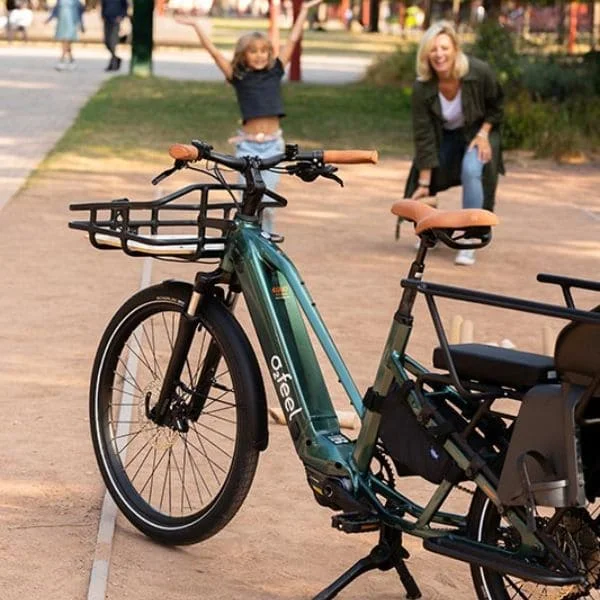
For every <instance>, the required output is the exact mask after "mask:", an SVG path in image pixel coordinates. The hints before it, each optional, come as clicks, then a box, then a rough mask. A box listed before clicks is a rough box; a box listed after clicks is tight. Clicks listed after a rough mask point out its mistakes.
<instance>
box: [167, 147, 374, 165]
mask: <svg viewBox="0 0 600 600" xmlns="http://www.w3.org/2000/svg"><path fill="white" fill-rule="evenodd" d="M169 155H170V156H171V158H174V159H175V160H183V161H195V160H202V159H204V158H206V159H208V160H214V161H215V162H218V163H220V164H222V165H225V166H226V167H230V168H232V169H235V170H236V171H239V170H242V169H243V168H244V167H245V166H246V164H247V163H246V160H245V159H244V158H237V157H235V156H230V155H228V154H221V153H219V152H213V150H212V147H211V146H208V145H207V144H204V143H203V142H197V143H195V144H173V145H172V146H171V147H170V148H169ZM378 159H379V155H378V153H377V151H376V150H313V151H309V152H298V153H296V154H295V155H294V156H293V157H290V156H288V155H287V154H285V153H283V154H277V155H275V156H272V157H269V158H267V159H260V165H261V168H262V169H269V168H271V167H274V166H275V165H277V164H279V163H280V162H283V161H285V160H296V161H302V160H308V161H314V160H317V161H319V162H323V163H329V164H348V165H350V164H376V163H377V161H378Z"/></svg>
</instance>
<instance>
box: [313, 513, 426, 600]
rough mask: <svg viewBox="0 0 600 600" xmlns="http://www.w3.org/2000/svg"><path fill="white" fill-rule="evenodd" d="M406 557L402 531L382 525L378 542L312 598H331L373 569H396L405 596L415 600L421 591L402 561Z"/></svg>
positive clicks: (314, 599) (319, 599) (318, 599)
mask: <svg viewBox="0 0 600 600" xmlns="http://www.w3.org/2000/svg"><path fill="white" fill-rule="evenodd" d="M408 557H409V554H408V551H407V550H406V548H404V546H402V532H401V531H399V530H398V529H392V528H391V527H388V526H386V525H382V526H381V530H380V533H379V543H378V544H377V545H376V546H375V547H374V548H373V549H372V550H371V552H369V554H368V555H367V556H365V557H364V558H361V559H360V560H359V561H357V562H356V563H354V564H353V565H352V566H351V567H350V568H349V569H348V570H347V571H345V572H344V573H342V575H340V577H338V578H337V579H336V580H335V581H334V582H333V583H332V584H331V585H329V586H328V587H326V588H325V589H324V590H323V591H321V592H320V593H319V594H317V595H316V596H315V597H314V598H313V600H331V598H335V596H337V595H338V594H339V592H341V591H342V590H343V589H344V588H345V587H346V586H347V585H349V584H350V583H351V582H352V581H354V580H355V579H356V578H357V577H360V576H361V575H363V574H364V573H366V572H368V571H371V570H373V569H379V570H381V571H389V570H390V569H396V572H397V573H398V575H399V577H400V581H401V582H402V584H403V585H404V588H405V589H406V597H407V598H408V599H409V600H416V599H417V598H420V597H421V591H420V590H419V587H418V586H417V584H416V582H415V580H414V579H413V577H412V575H411V574H410V572H409V570H408V567H407V566H406V563H405V562H404V560H405V559H406V558H408Z"/></svg>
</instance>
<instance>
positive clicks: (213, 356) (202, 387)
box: [189, 284, 239, 421]
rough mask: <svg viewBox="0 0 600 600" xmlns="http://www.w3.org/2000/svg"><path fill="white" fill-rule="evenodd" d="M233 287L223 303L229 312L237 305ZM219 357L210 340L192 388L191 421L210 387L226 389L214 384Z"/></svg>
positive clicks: (214, 343) (213, 342)
mask: <svg viewBox="0 0 600 600" xmlns="http://www.w3.org/2000/svg"><path fill="white" fill-rule="evenodd" d="M235 287H236V286H232V285H231V284H230V287H229V291H228V293H227V296H226V298H225V301H224V304H225V306H226V307H227V308H228V309H229V311H230V312H233V311H234V310H235V305H236V304H237V300H238V297H239V292H238V291H234V290H235ZM221 356H222V353H221V348H219V346H218V344H217V343H216V341H215V340H214V338H212V339H211V340H210V342H209V344H208V348H207V349H206V355H205V357H204V361H203V362H202V370H201V371H200V374H199V376H198V379H197V383H196V385H195V386H194V391H193V395H192V403H191V409H190V411H189V417H190V419H192V420H193V421H197V420H198V418H199V417H200V415H201V414H202V411H203V410H204V405H205V404H206V401H207V400H208V393H209V392H210V388H211V387H216V388H217V389H223V390H224V391H225V390H226V388H224V387H223V386H219V384H218V383H216V382H215V375H216V373H217V369H218V367H219V363H220V362H221Z"/></svg>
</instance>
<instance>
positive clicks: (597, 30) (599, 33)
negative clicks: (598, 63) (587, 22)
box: [592, 0, 600, 50]
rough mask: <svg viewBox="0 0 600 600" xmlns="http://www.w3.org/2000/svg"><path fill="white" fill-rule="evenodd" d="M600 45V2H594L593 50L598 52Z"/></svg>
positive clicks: (596, 0) (597, 0)
mask: <svg viewBox="0 0 600 600" xmlns="http://www.w3.org/2000/svg"><path fill="white" fill-rule="evenodd" d="M599 45H600V1H599V0H594V2H593V12H592V50H598V49H599V47H600V46H599Z"/></svg>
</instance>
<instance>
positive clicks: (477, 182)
mask: <svg viewBox="0 0 600 600" xmlns="http://www.w3.org/2000/svg"><path fill="white" fill-rule="evenodd" d="M459 160H460V167H459V165H457V161H459ZM483 165H484V163H482V162H481V161H480V160H479V158H478V156H477V148H472V149H471V150H467V142H466V140H465V137H464V134H463V130H462V129H454V130H444V133H443V137H442V145H441V147H440V168H441V169H450V170H452V169H456V171H457V172H458V171H459V170H460V180H461V183H462V190H463V197H462V205H463V208H481V207H482V206H483V184H482V183H481V174H482V173H483Z"/></svg>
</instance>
